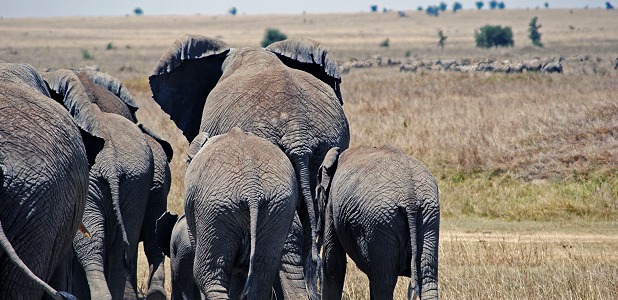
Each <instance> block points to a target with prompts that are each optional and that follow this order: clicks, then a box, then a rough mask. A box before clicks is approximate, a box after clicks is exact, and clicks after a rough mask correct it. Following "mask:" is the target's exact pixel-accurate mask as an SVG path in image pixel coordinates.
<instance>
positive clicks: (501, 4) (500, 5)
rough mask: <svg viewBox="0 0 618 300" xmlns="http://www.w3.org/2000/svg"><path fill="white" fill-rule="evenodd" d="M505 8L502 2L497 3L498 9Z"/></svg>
mask: <svg viewBox="0 0 618 300" xmlns="http://www.w3.org/2000/svg"><path fill="white" fill-rule="evenodd" d="M505 7H506V6H505V5H504V2H500V3H498V9H504V8H505Z"/></svg>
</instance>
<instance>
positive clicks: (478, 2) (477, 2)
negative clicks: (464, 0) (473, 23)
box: [474, 1, 483, 10]
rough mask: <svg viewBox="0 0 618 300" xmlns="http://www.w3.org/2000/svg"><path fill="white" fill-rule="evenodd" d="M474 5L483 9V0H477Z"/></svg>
mask: <svg viewBox="0 0 618 300" xmlns="http://www.w3.org/2000/svg"><path fill="white" fill-rule="evenodd" d="M474 5H476V8H478V9H479V10H481V9H482V8H483V1H476V2H474Z"/></svg>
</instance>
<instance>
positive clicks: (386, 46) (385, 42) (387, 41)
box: [380, 38, 391, 48]
mask: <svg viewBox="0 0 618 300" xmlns="http://www.w3.org/2000/svg"><path fill="white" fill-rule="evenodd" d="M390 45H391V44H390V41H389V40H388V38H387V39H385V40H383V41H382V42H381V43H380V47H384V48H388V47H389V46H390Z"/></svg>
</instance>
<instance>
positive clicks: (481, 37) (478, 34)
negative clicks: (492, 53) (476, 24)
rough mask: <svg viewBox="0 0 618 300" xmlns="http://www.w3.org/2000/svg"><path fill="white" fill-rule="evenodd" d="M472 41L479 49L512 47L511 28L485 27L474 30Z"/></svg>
mask: <svg viewBox="0 0 618 300" xmlns="http://www.w3.org/2000/svg"><path fill="white" fill-rule="evenodd" d="M474 40H475V41H476V46H477V47H479V48H491V47H496V48H497V47H510V46H513V45H514V42H513V30H511V27H509V26H505V27H502V26H500V25H496V26H492V25H485V26H483V27H481V29H480V30H475V32H474Z"/></svg>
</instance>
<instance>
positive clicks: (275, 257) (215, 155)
mask: <svg viewBox="0 0 618 300" xmlns="http://www.w3.org/2000/svg"><path fill="white" fill-rule="evenodd" d="M189 148H190V151H189V152H190V153H189V155H190V156H189V157H190V158H191V159H192V160H191V162H190V163H189V164H188V166H187V171H186V173H185V214H186V218H187V225H188V228H189V239H190V241H191V247H192V249H193V250H194V253H195V258H194V263H193V277H194V278H195V281H196V284H197V286H198V287H199V289H200V291H201V292H202V294H204V296H205V297H206V298H207V299H228V298H232V299H237V298H248V299H267V298H269V296H270V294H271V290H272V286H273V283H274V281H275V278H276V277H277V273H278V271H279V268H280V262H281V254H282V251H283V246H284V243H285V240H286V237H287V236H288V232H289V229H290V226H291V224H292V220H293V218H294V212H295V209H296V206H297V204H298V203H297V202H298V196H297V194H298V191H297V189H298V187H297V181H296V176H295V173H294V168H293V167H292V164H291V163H290V161H289V160H288V158H287V157H286V156H285V155H284V153H283V152H282V151H281V150H280V149H279V148H277V147H276V146H275V145H273V144H271V143H270V142H269V141H267V140H265V139H262V138H260V137H257V136H255V135H253V134H249V133H245V132H243V131H242V130H240V129H239V128H233V129H232V130H230V131H229V132H228V133H226V134H223V135H218V136H214V137H212V138H208V135H207V134H206V133H200V135H198V136H197V137H196V138H195V139H194V140H193V142H192V143H191V146H190V147H189ZM193 149H199V150H198V151H197V152H194V151H193ZM192 153H196V154H195V155H192Z"/></svg>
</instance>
